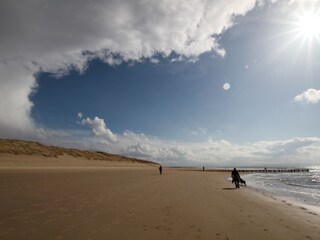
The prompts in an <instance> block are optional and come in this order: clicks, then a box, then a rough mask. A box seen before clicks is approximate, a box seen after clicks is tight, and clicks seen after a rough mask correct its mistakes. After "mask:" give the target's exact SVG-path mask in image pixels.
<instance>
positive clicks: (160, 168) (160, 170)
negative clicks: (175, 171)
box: [159, 165, 162, 175]
mask: <svg viewBox="0 0 320 240" xmlns="http://www.w3.org/2000/svg"><path fill="white" fill-rule="evenodd" d="M159 172H160V175H161V174H162V166H161V165H160V167H159Z"/></svg>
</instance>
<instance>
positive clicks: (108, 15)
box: [0, 0, 256, 137]
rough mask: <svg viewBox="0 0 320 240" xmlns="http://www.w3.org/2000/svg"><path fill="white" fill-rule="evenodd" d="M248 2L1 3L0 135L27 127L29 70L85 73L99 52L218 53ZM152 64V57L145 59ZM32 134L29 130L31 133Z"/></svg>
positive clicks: (136, 55)
mask: <svg viewBox="0 0 320 240" xmlns="http://www.w3.org/2000/svg"><path fill="white" fill-rule="evenodd" d="M255 3H256V1H255V0H244V1H231V0H229V1H227V0H217V1H211V0H193V1H158V0H154V1H148V2H146V1H142V0H137V1H131V0H121V1H120V0H110V1H104V0H98V1H94V2H92V1H86V0H70V1H67V2H66V1H62V0H56V1H51V0H25V1H21V2H19V4H18V3H17V2H16V1H11V0H2V1H0V18H1V19H0V35H1V38H0V86H1V87H0V96H1V99H0V102H1V105H0V132H1V137H4V136H9V135H10V134H11V135H14V134H18V135H20V136H21V134H22V133H23V132H24V133H27V132H30V130H32V129H34V127H35V126H34V125H35V123H34V122H33V120H32V119H31V117H30V112H31V109H32V105H33V104H32V102H31V101H30V99H29V95H30V94H31V93H32V91H34V88H35V87H36V79H35V77H34V76H35V74H36V73H37V72H38V71H47V72H51V73H54V74H56V75H58V76H61V75H63V74H67V73H68V72H69V71H70V69H73V68H74V69H78V70H79V71H84V70H85V69H86V67H87V62H88V61H90V60H91V59H93V58H100V59H102V60H103V61H104V62H106V63H107V64H119V63H120V62H121V61H129V60H140V59H142V58H151V59H153V58H152V57H153V56H154V55H155V54H160V55H162V56H169V55H170V54H171V53H173V52H174V53H176V54H177V55H178V56H181V57H182V58H185V59H197V57H198V56H199V55H200V54H202V53H205V52H208V51H213V52H215V53H216V54H218V55H222V56H223V55H224V54H225V51H224V49H223V48H222V47H221V46H220V45H219V43H218V40H217V35H219V34H221V33H222V32H223V31H225V30H226V29H228V28H229V27H231V26H232V25H233V24H234V23H233V20H234V16H236V15H244V14H246V13H247V12H248V11H249V10H251V9H252V8H253V7H254V6H255ZM152 61H153V62H155V60H152ZM31 132H32V131H31Z"/></svg>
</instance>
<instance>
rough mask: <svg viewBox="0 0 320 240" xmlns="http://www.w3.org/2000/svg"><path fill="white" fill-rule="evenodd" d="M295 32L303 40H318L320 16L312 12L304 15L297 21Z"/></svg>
mask: <svg viewBox="0 0 320 240" xmlns="http://www.w3.org/2000/svg"><path fill="white" fill-rule="evenodd" d="M297 31H298V32H299V34H300V35H301V36H302V37H305V38H319V37H320V16H319V15H317V14H315V13H312V12H309V13H304V14H303V15H302V16H300V17H299V19H298V21H297Z"/></svg>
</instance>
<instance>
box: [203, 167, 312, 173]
mask: <svg viewBox="0 0 320 240" xmlns="http://www.w3.org/2000/svg"><path fill="white" fill-rule="evenodd" d="M232 170H233V168H232V169H231V168H207V169H206V168H205V169H203V168H202V169H201V170H200V171H205V172H231V171H232ZM237 170H238V171H239V172H242V173H301V172H309V169H308V168H270V169H267V168H264V169H249V168H245V169H242V168H239V169H237Z"/></svg>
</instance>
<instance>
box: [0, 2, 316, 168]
mask: <svg viewBox="0 0 320 240" xmlns="http://www.w3.org/2000/svg"><path fill="white" fill-rule="evenodd" d="M319 26H320V0H303V1H302V0H301V1H300V0H243V1H237V0H215V1H210V0H190V1H173V0H171V1H165V0H157V1H142V0H141V1H139V0H137V1H130V0H109V1H103V0H98V1H94V2H92V1H85V0H77V1H76V0H69V1H61V0H57V1H50V0H41V1H40V0H25V1H23V2H21V1H19V2H18V1H12V0H3V1H1V2H0V36H1V37H0V86H1V87H0V100H1V101H0V138H15V139H25V140H33V141H40V142H42V143H45V144H50V145H57V146H64V147H76V148H80V149H88V150H99V151H105V152H110V153H114V154H121V155H125V156H130V157H137V158H142V159H147V160H152V161H155V162H158V163H161V164H164V165H170V166H212V167H214V166H216V167H248V166H251V167H265V166H266V167H269V166H312V165H319V164H320V127H319V122H320V27H319Z"/></svg>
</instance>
